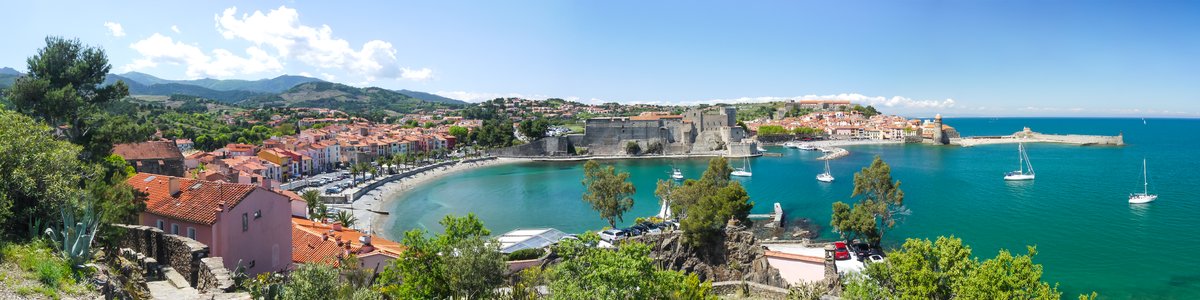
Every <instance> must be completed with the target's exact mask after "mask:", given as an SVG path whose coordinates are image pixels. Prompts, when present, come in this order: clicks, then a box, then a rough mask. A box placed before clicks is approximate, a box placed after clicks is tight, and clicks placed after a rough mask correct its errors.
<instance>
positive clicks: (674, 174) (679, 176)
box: [671, 168, 683, 180]
mask: <svg viewBox="0 0 1200 300" xmlns="http://www.w3.org/2000/svg"><path fill="white" fill-rule="evenodd" d="M671 179H675V180H683V172H682V171H679V168H671Z"/></svg>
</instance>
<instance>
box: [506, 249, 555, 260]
mask: <svg viewBox="0 0 1200 300" xmlns="http://www.w3.org/2000/svg"><path fill="white" fill-rule="evenodd" d="M542 254H546V251H545V250H542V248H530V249H521V250H517V251H516V252H513V253H509V254H508V258H507V259H506V260H507V261H514V260H527V259H535V258H538V257H542Z"/></svg>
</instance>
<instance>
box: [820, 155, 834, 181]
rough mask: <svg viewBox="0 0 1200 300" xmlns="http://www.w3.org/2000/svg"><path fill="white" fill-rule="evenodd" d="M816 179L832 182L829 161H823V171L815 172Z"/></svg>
mask: <svg viewBox="0 0 1200 300" xmlns="http://www.w3.org/2000/svg"><path fill="white" fill-rule="evenodd" d="M817 181H820V182H833V174H830V173H829V161H828V160H826V161H825V173H821V174H817Z"/></svg>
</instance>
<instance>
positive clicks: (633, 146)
mask: <svg viewBox="0 0 1200 300" xmlns="http://www.w3.org/2000/svg"><path fill="white" fill-rule="evenodd" d="M641 153H642V146H641V145H638V143H637V142H634V141H629V142H628V143H625V154H629V155H638V154H641Z"/></svg>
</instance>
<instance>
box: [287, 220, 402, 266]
mask: <svg viewBox="0 0 1200 300" xmlns="http://www.w3.org/2000/svg"><path fill="white" fill-rule="evenodd" d="M364 235H365V234H363V233H362V232H359V231H357V230H354V229H348V228H342V229H341V230H336V231H335V230H333V225H330V224H323V223H319V222H316V221H312V220H309V219H305V218H300V217H292V262H296V263H308V262H328V263H333V264H334V265H336V264H337V261H338V255H340V254H344V253H346V252H347V251H349V252H350V253H355V255H358V256H360V257H361V256H366V255H372V254H382V255H386V256H389V257H392V258H396V257H399V256H400V252H403V251H404V246H401V245H400V244H399V243H396V242H393V241H389V240H385V239H383V238H380V237H371V244H370V246H367V247H364V245H363V244H362V243H361V242H360V241H359V238H360V237H362V236H364ZM339 242H340V243H341V245H339ZM347 246H348V247H349V249H347V248H346V247H347Z"/></svg>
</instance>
